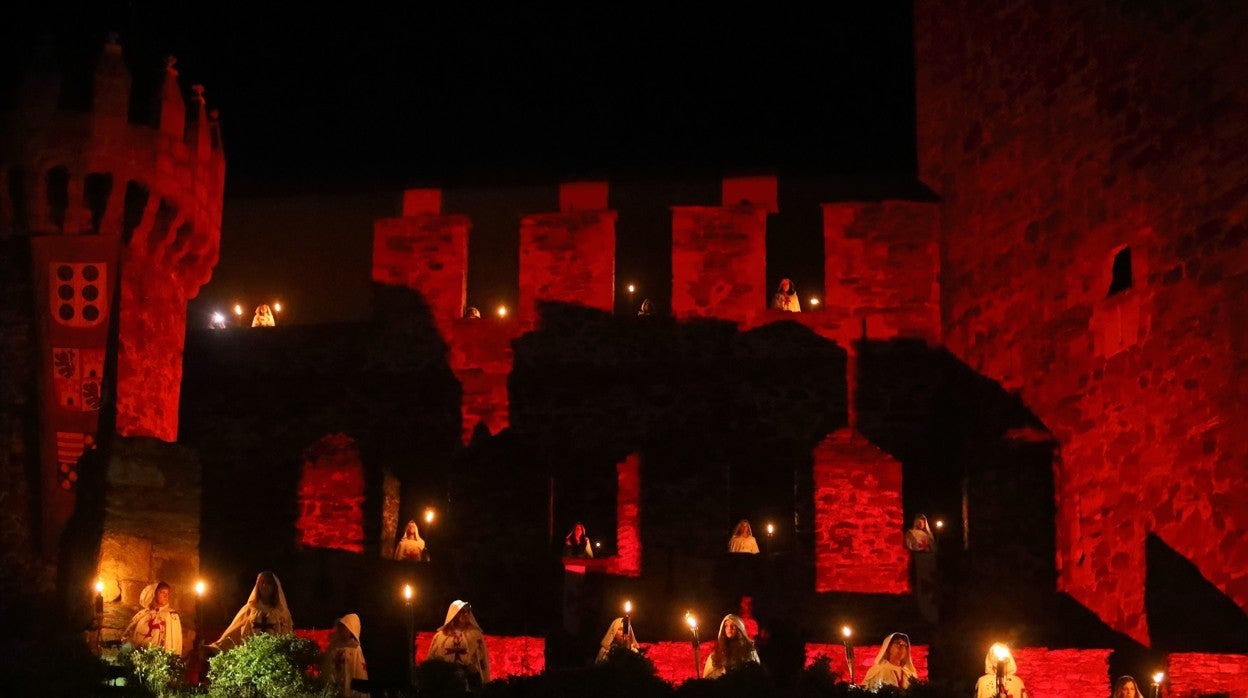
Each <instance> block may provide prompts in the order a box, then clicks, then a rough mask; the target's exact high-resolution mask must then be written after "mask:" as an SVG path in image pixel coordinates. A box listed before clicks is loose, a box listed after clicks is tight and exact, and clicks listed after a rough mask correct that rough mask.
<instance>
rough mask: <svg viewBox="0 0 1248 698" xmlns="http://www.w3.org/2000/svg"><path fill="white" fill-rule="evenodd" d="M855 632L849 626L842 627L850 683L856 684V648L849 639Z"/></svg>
mask: <svg viewBox="0 0 1248 698" xmlns="http://www.w3.org/2000/svg"><path fill="white" fill-rule="evenodd" d="M853 634H854V631H853V630H851V629H850V628H849V626H848V625H842V626H841V644H843V645H845V664H847V665H848V666H849V683H850V684H851V685H852V684H853V683H854V646H853V645H852V644H850V642H849V638H850V637H852V636H853Z"/></svg>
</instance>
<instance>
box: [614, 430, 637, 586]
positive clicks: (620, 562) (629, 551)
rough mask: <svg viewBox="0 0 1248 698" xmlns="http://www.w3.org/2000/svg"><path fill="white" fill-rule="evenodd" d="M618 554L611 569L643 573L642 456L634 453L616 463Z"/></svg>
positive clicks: (628, 574)
mask: <svg viewBox="0 0 1248 698" xmlns="http://www.w3.org/2000/svg"><path fill="white" fill-rule="evenodd" d="M615 472H616V487H617V489H616V492H615V555H614V556H613V557H611V558H609V559H608V563H609V566H608V568H607V571H608V572H610V573H611V574H618V575H621V576H624V577H640V576H641V456H640V455H639V454H636V453H634V454H632V455H630V456H629V457H628V458H625V459H624V460H623V461H621V462H620V463H618V464H616V466H615Z"/></svg>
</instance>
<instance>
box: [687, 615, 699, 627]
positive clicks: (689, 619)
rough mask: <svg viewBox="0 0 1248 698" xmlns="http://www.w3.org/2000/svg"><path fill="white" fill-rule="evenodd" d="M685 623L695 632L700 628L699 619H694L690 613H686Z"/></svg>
mask: <svg viewBox="0 0 1248 698" xmlns="http://www.w3.org/2000/svg"><path fill="white" fill-rule="evenodd" d="M685 622H686V623H688V624H689V627H690V628H693V629H695V630H696V629H697V627H698V619H697V618H694V617H693V614H692V613H689V612H688V611H686V612H685Z"/></svg>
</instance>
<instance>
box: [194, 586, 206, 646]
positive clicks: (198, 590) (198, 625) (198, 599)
mask: <svg viewBox="0 0 1248 698" xmlns="http://www.w3.org/2000/svg"><path fill="white" fill-rule="evenodd" d="M207 588H208V587H207V586H206V585H205V584H204V580H202V579H201V580H199V581H197V582H195V630H196V632H195V646H196V647H199V645H200V644H202V643H201V640H202V639H203V634H204V619H203V617H202V616H201V615H200V609H201V608H202V607H203V605H204V604H203V600H204V591H205V590H207Z"/></svg>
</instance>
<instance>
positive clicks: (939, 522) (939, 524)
mask: <svg viewBox="0 0 1248 698" xmlns="http://www.w3.org/2000/svg"><path fill="white" fill-rule="evenodd" d="M944 527H945V522H944V521H943V520H941V519H936V528H944Z"/></svg>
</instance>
